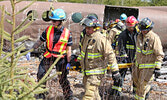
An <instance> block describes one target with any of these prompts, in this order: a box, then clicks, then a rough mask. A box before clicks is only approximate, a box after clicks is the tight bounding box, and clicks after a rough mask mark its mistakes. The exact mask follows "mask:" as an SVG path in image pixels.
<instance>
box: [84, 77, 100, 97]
mask: <svg viewBox="0 0 167 100" xmlns="http://www.w3.org/2000/svg"><path fill="white" fill-rule="evenodd" d="M85 79H87V80H85V95H84V96H83V99H82V100H101V97H100V95H99V89H98V87H99V85H100V79H98V76H88V77H85Z"/></svg>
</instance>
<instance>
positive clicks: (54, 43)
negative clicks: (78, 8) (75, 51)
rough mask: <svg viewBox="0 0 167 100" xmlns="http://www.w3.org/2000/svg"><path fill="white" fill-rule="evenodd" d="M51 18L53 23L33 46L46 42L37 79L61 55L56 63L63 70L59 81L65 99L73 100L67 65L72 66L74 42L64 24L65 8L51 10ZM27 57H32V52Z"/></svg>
mask: <svg viewBox="0 0 167 100" xmlns="http://www.w3.org/2000/svg"><path fill="white" fill-rule="evenodd" d="M49 18H50V20H51V21H52V25H50V26H48V27H47V28H46V30H45V31H44V32H43V33H42V35H41V36H40V39H39V40H38V41H37V42H36V43H35V44H34V45H33V47H32V48H33V49H37V48H38V47H39V46H40V45H41V44H43V42H46V52H45V53H44V57H43V59H42V61H41V62H40V65H39V67H38V73H37V79H38V81H39V80H40V79H42V77H43V76H44V75H45V74H46V72H47V71H48V69H49V67H50V66H51V65H52V64H53V63H54V61H55V60H56V59H57V58H58V57H59V56H61V59H60V60H59V61H58V62H57V64H56V70H57V71H60V72H62V74H61V75H58V77H59V83H60V85H61V87H62V89H63V95H64V98H65V100H72V99H73V92H72V90H71V88H70V83H69V81H68V79H67V74H68V70H67V67H70V63H69V62H70V58H71V46H72V44H73V42H72V36H71V33H70V31H69V30H68V29H67V28H65V27H64V26H63V25H62V23H63V21H64V20H65V19H66V14H65V12H64V10H63V9H55V10H53V11H52V12H51V15H50V16H49ZM60 54H63V55H60ZM26 57H27V58H28V59H30V53H28V54H27V55H26ZM39 98H45V95H44V94H40V95H39Z"/></svg>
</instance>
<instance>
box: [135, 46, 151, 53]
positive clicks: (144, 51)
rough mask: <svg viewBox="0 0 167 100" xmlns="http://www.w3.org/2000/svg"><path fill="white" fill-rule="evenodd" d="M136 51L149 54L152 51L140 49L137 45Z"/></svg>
mask: <svg viewBox="0 0 167 100" xmlns="http://www.w3.org/2000/svg"><path fill="white" fill-rule="evenodd" d="M137 52H138V53H142V54H145V55H149V54H152V53H153V50H141V49H140V48H139V47H137Z"/></svg>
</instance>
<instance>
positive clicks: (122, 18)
mask: <svg viewBox="0 0 167 100" xmlns="http://www.w3.org/2000/svg"><path fill="white" fill-rule="evenodd" d="M126 19H127V16H126V14H125V13H122V14H121V16H120V20H121V21H125V20H126Z"/></svg>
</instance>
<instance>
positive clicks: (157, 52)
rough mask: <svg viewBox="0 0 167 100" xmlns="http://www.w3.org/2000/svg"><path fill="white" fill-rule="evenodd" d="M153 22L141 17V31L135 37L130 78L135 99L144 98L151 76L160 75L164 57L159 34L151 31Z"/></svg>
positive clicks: (146, 94)
mask: <svg viewBox="0 0 167 100" xmlns="http://www.w3.org/2000/svg"><path fill="white" fill-rule="evenodd" d="M153 27H154V22H153V21H151V20H150V19H149V18H143V19H142V20H141V22H140V23H139V29H140V30H141V33H140V34H139V35H138V37H137V44H136V47H137V52H136V66H134V67H133V68H132V79H133V83H134V84H135V86H136V95H135V99H136V100H145V99H147V98H148V94H149V91H150V85H149V82H150V80H151V78H152V76H153V73H154V74H155V76H156V77H158V76H160V68H161V63H162V59H163V57H164V53H163V49H162V44H161V40H160V38H159V36H158V35H157V34H156V33H154V32H153V31H152V29H153Z"/></svg>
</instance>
